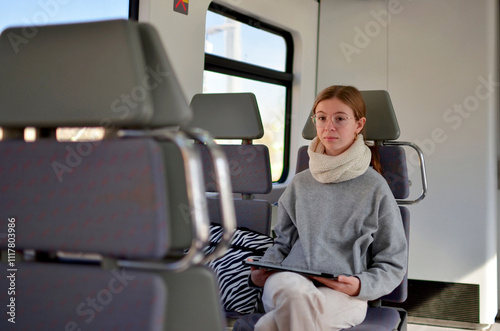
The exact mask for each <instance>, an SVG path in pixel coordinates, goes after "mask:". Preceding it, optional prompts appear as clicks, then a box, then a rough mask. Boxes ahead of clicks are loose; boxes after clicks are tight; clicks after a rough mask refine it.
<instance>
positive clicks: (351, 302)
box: [255, 272, 368, 331]
mask: <svg viewBox="0 0 500 331" xmlns="http://www.w3.org/2000/svg"><path fill="white" fill-rule="evenodd" d="M262 301H263V303H264V309H265V310H266V312H267V313H266V314H265V315H264V316H263V317H262V318H261V319H259V321H258V322H257V324H256V325H255V330H256V331H277V330H279V331H315V330H320V331H323V330H325V331H326V330H328V331H333V330H340V329H343V328H349V327H351V326H355V325H358V324H360V323H361V322H363V320H364V318H365V316H366V309H367V306H368V305H367V302H366V301H363V300H359V299H356V298H354V297H351V296H349V295H347V294H344V293H342V292H338V291H335V290H333V289H331V288H329V287H326V286H321V287H316V286H315V285H314V284H313V282H312V281H311V280H310V279H308V278H306V277H303V276H301V275H299V274H296V273H293V272H277V273H275V274H272V275H271V276H270V277H269V278H268V279H267V281H266V284H265V285H264V293H263V296H262Z"/></svg>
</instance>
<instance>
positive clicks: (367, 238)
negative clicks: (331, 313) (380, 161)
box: [262, 168, 407, 300]
mask: <svg viewBox="0 0 500 331" xmlns="http://www.w3.org/2000/svg"><path fill="white" fill-rule="evenodd" d="M275 233H276V235H277V238H276V239H275V243H274V245H273V246H272V247H270V248H269V249H268V250H267V251H266V253H265V255H264V257H263V259H262V261H268V262H273V263H277V264H280V263H281V264H282V265H284V266H292V267H297V268H302V269H304V268H305V269H309V270H317V271H322V272H328V273H333V274H336V275H339V274H344V275H353V276H356V277H358V278H359V279H360V281H361V290H360V294H359V296H358V298H359V299H362V300H374V299H377V298H379V297H381V296H383V295H385V294H388V293H390V292H391V291H392V290H393V289H394V288H395V287H396V286H398V285H399V284H400V283H401V280H402V279H403V276H404V275H405V272H406V267H407V243H406V239H405V234H404V230H403V226H402V221H401V214H400V211H399V208H398V206H397V204H396V201H395V200H394V196H393V194H392V192H391V191H390V189H389V186H388V185H387V182H386V181H385V179H384V178H383V177H382V176H381V175H380V174H378V173H377V172H376V171H375V170H373V169H372V168H368V170H367V171H366V172H365V173H364V174H363V175H361V176H359V177H356V178H354V179H351V180H348V181H345V182H341V183H330V184H322V183H320V182H318V181H316V180H315V179H314V178H313V177H312V175H311V172H310V171H309V170H305V171H303V172H301V173H299V174H297V175H296V176H295V178H294V179H293V181H292V183H291V184H290V185H289V186H288V187H287V189H286V190H285V192H284V193H283V195H282V196H281V198H280V200H279V203H278V223H277V225H276V227H275Z"/></svg>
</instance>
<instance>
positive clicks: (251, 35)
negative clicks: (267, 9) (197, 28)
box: [205, 11, 286, 71]
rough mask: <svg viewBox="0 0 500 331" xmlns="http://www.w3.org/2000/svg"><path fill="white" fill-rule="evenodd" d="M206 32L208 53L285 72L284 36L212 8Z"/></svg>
mask: <svg viewBox="0 0 500 331" xmlns="http://www.w3.org/2000/svg"><path fill="white" fill-rule="evenodd" d="M257 26H258V24H257ZM205 31H206V35H205V52H206V53H208V54H213V55H217V56H221V57H226V58H229V59H231V60H236V61H241V62H245V63H250V64H255V65H258V66H261V67H265V68H269V69H273V70H279V71H285V65H286V43H285V40H284V38H283V37H282V36H278V35H276V34H274V33H270V32H267V31H264V30H261V29H258V28H255V27H252V26H250V25H248V24H244V23H241V22H238V21H236V20H233V19H231V18H228V17H225V16H222V15H219V14H217V13H214V12H211V11H208V13H207V20H206V30H205Z"/></svg>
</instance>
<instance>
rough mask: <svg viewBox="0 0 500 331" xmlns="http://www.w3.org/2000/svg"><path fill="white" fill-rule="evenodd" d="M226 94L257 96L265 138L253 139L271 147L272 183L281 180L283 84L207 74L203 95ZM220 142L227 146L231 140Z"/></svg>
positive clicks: (283, 112) (205, 74) (283, 125)
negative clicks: (242, 93) (240, 93)
mask: <svg viewBox="0 0 500 331" xmlns="http://www.w3.org/2000/svg"><path fill="white" fill-rule="evenodd" d="M227 92H234V93H237V92H252V93H254V94H255V97H256V98H257V104H258V106H259V110H260V116H261V118H262V125H263V127H264V136H263V137H262V139H258V140H254V142H255V143H256V144H263V145H266V146H267V147H268V148H269V156H270V159H271V170H272V178H273V181H277V180H279V179H280V177H281V174H282V172H283V148H284V147H283V146H284V140H285V123H284V121H285V94H286V88H285V87H284V86H281V85H275V84H268V83H264V82H259V81H256V80H251V79H245V78H240V77H235V76H229V75H224V74H219V73H215V72H211V71H205V73H204V79H203V93H227ZM219 142H220V141H219ZM220 143H225V144H227V143H228V141H223V142H220ZM238 143H241V142H238Z"/></svg>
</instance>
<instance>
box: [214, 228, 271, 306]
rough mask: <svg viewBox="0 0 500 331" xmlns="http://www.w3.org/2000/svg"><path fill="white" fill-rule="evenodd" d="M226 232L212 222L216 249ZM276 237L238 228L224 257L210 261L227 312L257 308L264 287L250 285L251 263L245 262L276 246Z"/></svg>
mask: <svg viewBox="0 0 500 331" xmlns="http://www.w3.org/2000/svg"><path fill="white" fill-rule="evenodd" d="M221 236H222V227H221V226H219V225H211V227H210V247H209V248H208V250H207V253H208V252H210V251H212V250H213V249H214V248H215V246H216V245H217V243H219V242H220V240H221ZM272 244H273V239H272V238H271V237H269V236H267V235H264V234H261V233H258V232H255V231H251V230H248V229H246V228H238V229H237V230H236V231H235V232H234V235H233V238H232V239H231V244H230V247H229V249H228V251H227V252H226V253H225V254H224V255H223V256H221V257H219V258H217V259H215V260H213V261H211V262H209V264H208V265H209V266H210V267H211V268H212V269H213V270H214V272H215V274H216V275H217V280H218V283H219V291H220V296H221V301H222V304H223V305H224V309H225V310H226V312H229V311H232V312H237V313H240V314H248V313H251V312H253V311H254V308H255V305H256V303H257V300H258V299H260V295H261V290H260V289H258V288H253V287H249V286H248V276H249V275H250V267H247V266H245V265H244V264H243V261H244V260H246V259H248V258H253V259H256V258H259V257H261V256H262V255H264V252H265V251H266V250H267V248H269V247H270V246H272Z"/></svg>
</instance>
